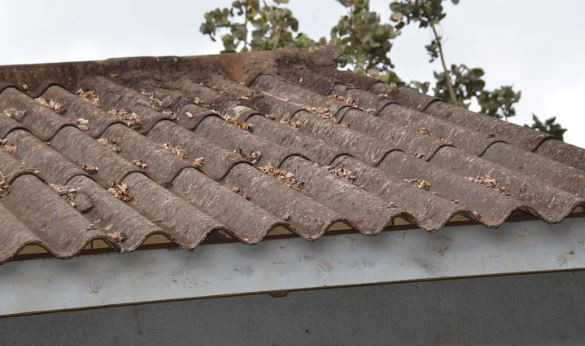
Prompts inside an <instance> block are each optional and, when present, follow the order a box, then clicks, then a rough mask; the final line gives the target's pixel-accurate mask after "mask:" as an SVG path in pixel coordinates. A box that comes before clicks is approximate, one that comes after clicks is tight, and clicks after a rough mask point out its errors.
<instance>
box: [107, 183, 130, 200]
mask: <svg viewBox="0 0 585 346" xmlns="http://www.w3.org/2000/svg"><path fill="white" fill-rule="evenodd" d="M108 192H109V193H111V194H112V195H114V196H115V197H116V198H117V199H119V200H121V201H123V202H130V201H131V200H133V199H134V196H133V195H132V194H131V193H130V191H128V185H126V184H125V183H122V182H116V183H113V184H112V187H110V188H109V189H108Z"/></svg>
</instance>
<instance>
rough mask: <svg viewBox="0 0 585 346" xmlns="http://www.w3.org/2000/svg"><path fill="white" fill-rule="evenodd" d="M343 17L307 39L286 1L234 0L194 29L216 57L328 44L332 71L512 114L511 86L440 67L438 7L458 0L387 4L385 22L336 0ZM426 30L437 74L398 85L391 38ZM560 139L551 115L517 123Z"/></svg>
mask: <svg viewBox="0 0 585 346" xmlns="http://www.w3.org/2000/svg"><path fill="white" fill-rule="evenodd" d="M336 1H337V2H338V3H340V4H341V5H342V6H343V7H344V8H346V10H347V13H346V14H345V15H343V16H342V17H341V18H340V19H339V21H338V22H337V24H336V25H335V26H334V27H333V28H332V29H331V35H330V38H329V41H327V40H326V39H325V38H320V39H319V40H314V39H312V38H310V37H309V36H307V35H306V34H304V33H303V32H300V31H299V22H298V20H297V19H296V18H295V17H294V15H293V13H292V12H291V11H290V9H288V8H286V4H288V0H272V1H270V2H266V1H262V2H260V1H259V0H234V1H233V2H232V4H231V7H229V8H216V9H214V10H212V11H210V12H207V13H205V15H204V19H205V20H204V22H203V24H201V27H200V29H199V30H200V31H201V33H203V34H204V35H208V36H209V37H210V38H211V39H212V40H213V41H215V40H217V39H218V37H219V38H221V41H222V43H223V46H224V50H223V52H237V51H250V50H252V51H256V50H272V49H277V48H285V47H301V48H304V47H309V46H312V45H317V44H326V43H329V44H336V45H339V46H341V47H342V49H343V52H342V55H341V57H340V58H339V60H338V64H339V66H340V67H345V68H350V69H352V70H353V71H355V72H357V73H363V74H367V75H369V76H372V77H374V78H378V79H381V80H383V81H385V82H388V83H391V82H392V83H396V84H399V85H406V86H409V87H411V88H414V89H416V90H418V91H420V92H423V93H430V92H431V91H432V93H433V94H434V95H435V96H437V97H440V98H442V99H444V100H447V101H448V102H450V103H452V104H455V105H459V106H462V107H466V108H469V107H477V108H479V110H480V111H481V112H482V113H485V114H487V115H489V116H493V117H496V118H499V119H504V120H508V118H510V117H513V116H515V115H516V108H515V106H516V104H517V103H518V102H519V101H520V97H521V92H520V91H517V90H515V89H514V87H513V86H512V85H503V86H499V87H496V88H494V89H488V88H487V87H486V82H485V80H484V76H485V71H484V70H483V69H482V68H480V67H468V66H467V65H465V64H451V65H449V64H447V59H446V56H445V50H444V46H443V35H442V34H441V33H440V25H441V22H442V21H443V19H445V17H446V16H447V13H446V12H445V4H446V3H451V4H453V5H457V4H459V1H460V0H393V1H391V2H390V4H389V6H390V10H391V11H392V14H391V16H390V21H391V22H387V23H384V22H383V21H382V19H381V18H380V15H379V14H378V13H376V12H374V11H372V10H371V9H370V4H369V0H336ZM412 24H418V27H419V28H421V29H425V30H430V32H431V34H432V39H431V42H429V44H427V45H426V46H425V49H426V52H427V54H428V56H429V62H430V63H434V62H435V61H437V60H438V61H439V62H440V66H441V69H440V70H439V71H435V72H434V73H433V77H434V81H411V82H408V83H406V82H404V81H403V80H402V79H401V78H400V77H399V76H398V75H396V73H395V72H394V71H393V68H394V65H393V64H392V61H391V58H390V52H391V49H392V44H393V40H394V39H396V38H397V37H398V36H399V35H400V32H401V30H402V29H403V28H404V27H406V26H407V25H412ZM525 126H527V127H531V128H533V129H537V130H539V131H544V132H548V133H551V134H553V135H554V136H556V137H558V138H561V139H562V138H563V134H564V133H565V131H566V129H564V128H563V127H562V126H561V125H559V124H558V123H556V118H555V117H552V118H550V119H547V120H545V121H544V122H542V121H540V119H539V118H538V117H537V116H536V115H534V114H533V124H531V125H525Z"/></svg>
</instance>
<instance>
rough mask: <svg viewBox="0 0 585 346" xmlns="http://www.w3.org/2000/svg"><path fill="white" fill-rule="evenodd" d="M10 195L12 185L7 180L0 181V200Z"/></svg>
mask: <svg viewBox="0 0 585 346" xmlns="http://www.w3.org/2000/svg"><path fill="white" fill-rule="evenodd" d="M9 193H10V185H8V183H7V182H6V181H5V180H0V198H4V197H6V196H8V194H9Z"/></svg>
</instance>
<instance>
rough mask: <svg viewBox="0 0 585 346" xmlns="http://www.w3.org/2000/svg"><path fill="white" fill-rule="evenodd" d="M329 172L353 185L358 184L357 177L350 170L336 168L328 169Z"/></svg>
mask: <svg viewBox="0 0 585 346" xmlns="http://www.w3.org/2000/svg"><path fill="white" fill-rule="evenodd" d="M327 170H328V171H329V173H330V174H332V175H334V176H336V177H338V178H341V179H344V180H347V181H348V182H350V183H352V184H353V185H357V183H356V179H357V178H356V176H355V175H353V173H352V172H351V171H350V170H349V169H345V168H335V167H331V166H329V167H327Z"/></svg>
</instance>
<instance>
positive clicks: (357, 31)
mask: <svg viewBox="0 0 585 346" xmlns="http://www.w3.org/2000/svg"><path fill="white" fill-rule="evenodd" d="M338 2H339V3H340V4H341V5H343V6H344V7H345V8H347V9H348V13H347V14H346V15H344V16H342V17H341V18H340V19H339V21H338V22H337V24H336V25H335V26H334V27H333V28H332V29H331V40H330V43H331V44H336V45H339V46H340V47H342V48H343V54H342V56H341V57H340V58H339V60H338V63H339V65H340V66H341V67H345V66H350V67H351V68H352V69H353V70H354V71H356V72H358V73H368V74H372V75H376V76H377V75H379V74H380V73H383V72H385V71H388V70H389V69H390V68H392V67H394V65H393V64H392V62H391V61H390V57H389V56H388V54H389V53H390V49H391V48H392V40H393V39H394V38H396V37H397V36H398V34H399V32H398V31H397V30H395V29H394V27H393V26H392V25H390V24H388V23H387V24H383V23H381V21H380V15H379V14H378V13H376V12H373V11H370V3H369V0H338Z"/></svg>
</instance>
